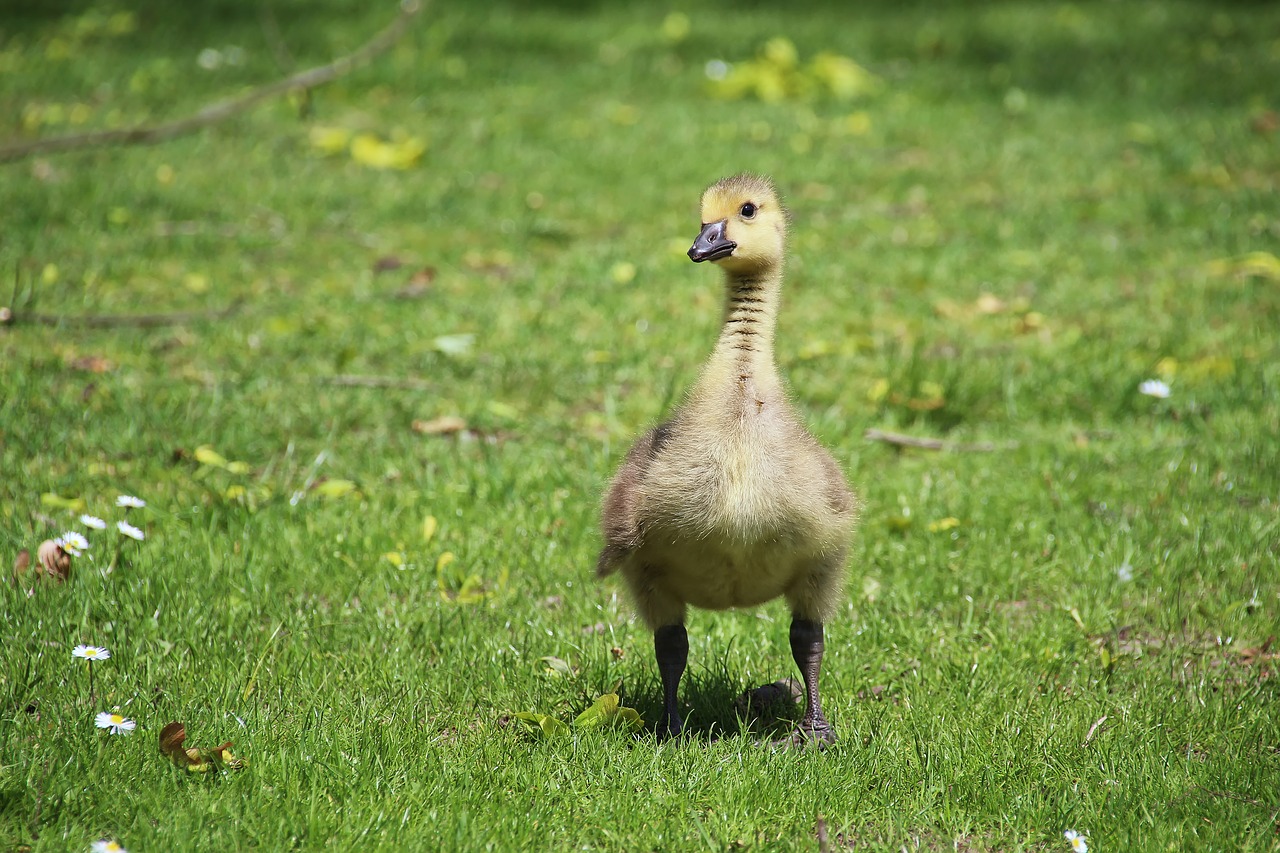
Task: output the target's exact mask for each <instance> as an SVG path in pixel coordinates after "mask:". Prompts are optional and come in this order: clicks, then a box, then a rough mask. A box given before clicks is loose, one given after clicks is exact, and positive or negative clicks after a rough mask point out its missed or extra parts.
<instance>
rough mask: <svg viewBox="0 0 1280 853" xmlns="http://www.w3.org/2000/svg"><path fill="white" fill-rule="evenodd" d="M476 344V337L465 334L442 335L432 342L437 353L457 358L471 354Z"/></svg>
mask: <svg viewBox="0 0 1280 853" xmlns="http://www.w3.org/2000/svg"><path fill="white" fill-rule="evenodd" d="M475 342H476V336H475V335H473V334H470V333H468V332H463V333H460V334H456V335H441V336H440V337H438V338H436V339H435V340H434V341H432V342H431V347H432V349H434V350H436V352H441V353H444V354H445V355H450V356H455V357H457V356H461V355H466V354H467V353H468V352H470V351H471V347H472V345H473V344H474V343H475Z"/></svg>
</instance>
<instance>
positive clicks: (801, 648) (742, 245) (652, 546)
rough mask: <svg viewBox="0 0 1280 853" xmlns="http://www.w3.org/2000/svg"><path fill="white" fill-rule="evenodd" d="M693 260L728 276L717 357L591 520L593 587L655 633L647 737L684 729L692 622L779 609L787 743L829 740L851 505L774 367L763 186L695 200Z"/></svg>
mask: <svg viewBox="0 0 1280 853" xmlns="http://www.w3.org/2000/svg"><path fill="white" fill-rule="evenodd" d="M700 209H701V229H700V230H699V232H698V236H697V238H696V239H695V240H694V242H693V245H692V246H691V247H690V248H689V251H688V255H689V258H690V260H692V261H693V262H694V263H699V264H701V263H711V264H714V265H716V266H718V267H720V269H721V270H723V273H724V290H725V301H724V313H723V317H722V322H721V327H720V333H719V336H718V338H717V340H716V343H715V346H714V348H713V349H712V351H711V354H710V356H709V357H708V358H707V361H706V363H705V364H704V365H703V367H702V370H701V372H700V374H699V375H698V378H697V379H696V380H695V382H694V383H693V385H692V387H691V388H690V389H689V390H688V392H687V394H686V396H685V398H684V400H683V401H682V402H681V403H680V404H679V405H678V406H677V407H676V409H675V411H674V412H673V413H672V414H671V416H670V418H669V419H668V420H667V421H666V422H664V423H661V424H660V425H658V426H656V427H654V428H653V429H651V430H649V431H648V432H647V433H645V434H643V435H642V436H641V437H640V438H639V439H638V440H637V441H636V442H635V444H634V445H633V446H632V448H631V449H630V451H629V452H628V454H627V455H626V457H625V458H624V460H623V462H622V464H621V466H620V467H619V469H618V471H617V473H616V474H615V475H614V477H613V480H612V482H611V483H610V485H609V488H608V490H607V491H606V493H605V496H604V499H603V501H602V505H601V527H602V532H603V539H604V544H603V548H602V549H601V551H600V556H599V559H598V560H597V563H596V574H597V576H598V577H601V578H603V577H605V576H608V575H611V574H613V573H615V572H616V573H620V574H621V576H622V578H623V579H624V580H625V584H626V586H627V588H628V591H629V593H630V598H631V600H632V602H633V604H634V606H635V609H636V611H637V613H638V615H639V616H640V618H641V619H642V620H643V621H644V622H645V624H646V625H647V626H648V628H649V629H650V630H652V631H653V638H654V640H653V642H654V656H655V658H656V661H657V666H658V673H659V676H660V678H661V681H662V693H663V697H662V698H663V702H662V714H661V718H660V719H659V721H658V723H657V726H656V729H655V734H656V736H657V738H658V739H659V740H660V741H661V740H666V739H668V738H672V737H675V736H677V735H680V734H681V733H682V731H683V729H684V722H683V720H682V718H681V714H680V708H679V704H678V695H679V686H680V679H681V677H682V676H683V674H684V670H685V667H686V664H687V662H688V655H689V638H688V632H687V630H686V629H685V624H684V623H685V616H686V612H687V608H688V607H689V606H693V607H697V608H701V609H707V610H728V609H732V608H746V607H755V606H758V605H761V604H764V603H765V602H768V601H771V600H773V599H775V598H779V597H782V598H785V599H786V602H787V604H788V605H789V606H790V609H791V617H792V619H791V628H790V637H789V638H790V645H791V652H792V656H793V657H794V659H795V662H796V665H797V666H798V667H799V669H800V675H801V678H802V680H803V682H804V697H803V698H804V706H805V707H804V712H803V714H802V716H801V719H800V722H799V724H798V726H797V728H796V731H795V732H793V733H792V735H791V736H790V738H789V739H788V742H789V743H794V744H796V745H803V744H808V743H813V742H817V743H818V744H820V745H826V744H828V743H833V742H835V740H836V734H835V730H834V729H833V727H832V726H831V724H830V722H829V721H828V719H827V717H826V716H825V715H824V714H823V711H822V705H821V698H820V695H819V689H818V678H819V674H820V672H821V668H822V657H823V651H824V627H823V626H824V623H825V622H826V621H827V620H829V619H830V618H831V617H832V615H833V614H834V612H835V610H836V608H837V607H838V605H839V602H840V598H841V593H842V589H843V584H844V580H845V571H846V561H847V557H848V552H849V547H850V544H851V539H852V535H853V532H854V529H855V526H856V524H857V519H858V514H859V509H860V502H859V498H858V496H857V495H856V494H855V493H854V491H853V490H852V489H851V488H850V486H849V484H848V481H847V480H846V478H845V476H844V473H843V472H842V471H841V469H840V466H839V464H838V463H837V462H836V461H835V459H834V458H833V457H832V455H831V454H830V452H828V451H827V450H826V449H825V448H824V447H823V446H822V445H821V444H819V443H818V441H817V439H815V438H814V436H813V435H812V433H810V432H809V430H808V429H807V428H806V427H805V426H804V423H803V421H802V420H801V417H800V415H799V414H798V413H797V412H796V410H795V408H794V407H793V405H792V404H791V402H790V400H789V399H788V396H787V391H786V388H785V387H784V385H783V381H782V378H781V376H780V375H779V372H778V367H777V364H776V362H775V358H774V331H775V328H776V325H777V315H778V308H779V301H780V297H781V291H782V282H783V266H784V262H785V259H786V253H787V252H786V237H787V231H788V225H789V214H788V212H787V209H786V208H785V207H784V205H783V202H782V198H781V196H780V194H779V192H778V190H777V189H776V187H775V186H774V183H773V181H772V180H771V179H770V178H768V177H765V176H762V175H756V174H749V173H744V174H739V175H734V176H731V177H727V178H723V179H721V180H719V181H717V182H716V183H714V184H712V185H711V186H710V187H708V188H707V189H706V190H705V191H704V192H703V193H702V196H701V200H700Z"/></svg>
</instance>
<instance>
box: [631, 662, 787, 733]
mask: <svg viewBox="0 0 1280 853" xmlns="http://www.w3.org/2000/svg"><path fill="white" fill-rule="evenodd" d="M760 686H761V685H756V684H746V683H744V682H742V681H741V680H737V679H734V678H733V677H732V676H731V675H729V674H728V673H722V672H693V671H692V668H691V671H690V672H689V673H686V674H685V677H684V680H683V681H682V682H681V683H680V713H681V714H682V715H683V716H684V737H685V739H686V740H690V741H698V742H700V743H703V744H709V743H714V742H716V741H718V740H723V739H725V738H739V737H741V738H746V739H748V740H759V741H761V742H762V745H767V744H768V742H770V741H773V740H775V739H778V738H781V737H784V736H786V735H787V734H789V733H790V732H791V731H792V730H793V729H794V728H795V726H796V723H798V722H799V720H800V713H801V709H800V706H799V705H798V704H796V703H793V702H778V703H775V704H774V705H772V706H770V707H769V708H767V709H764V710H762V711H759V712H755V711H752V710H751V709H749V708H748V706H747V702H746V700H745V696H744V694H745V693H746V692H747V691H749V690H752V689H755V688H757V687H760ZM626 704H628V705H630V706H631V707H634V708H635V709H636V710H637V711H639V712H640V716H641V717H642V718H644V722H645V732H646V733H647V734H650V735H652V734H653V731H654V727H655V726H656V725H657V722H658V720H659V719H660V718H661V717H662V685H661V684H660V683H659V682H658V680H657V679H656V678H653V679H645V680H643V681H640V682H639V683H638V684H637V686H636V689H635V691H634V692H633V693H632V694H631V695H630V696H629V697H628V698H627V701H626Z"/></svg>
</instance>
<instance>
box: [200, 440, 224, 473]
mask: <svg viewBox="0 0 1280 853" xmlns="http://www.w3.org/2000/svg"><path fill="white" fill-rule="evenodd" d="M195 455H196V461H197V462H199V463H200V464H201V465H208V466H210V467H212V468H226V467H227V458H226V457H225V456H223V455H222V454H221V453H219V452H218V451H216V450H214V449H213V448H212V447H210V446H209V445H207V444H202V445H200V446H199V447H197V448H196V451H195Z"/></svg>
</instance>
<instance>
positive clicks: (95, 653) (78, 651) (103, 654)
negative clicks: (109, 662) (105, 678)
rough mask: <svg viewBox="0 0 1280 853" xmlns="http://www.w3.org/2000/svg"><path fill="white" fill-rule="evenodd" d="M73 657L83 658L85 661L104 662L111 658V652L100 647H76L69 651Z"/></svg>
mask: <svg viewBox="0 0 1280 853" xmlns="http://www.w3.org/2000/svg"><path fill="white" fill-rule="evenodd" d="M71 654H72V656H73V657H78V658H84V659H85V660H90V661H92V660H106V659H107V658H109V657H111V651H110V650H109V649H104V648H103V647H102V646H84V645H80V646H76V647H75V648H74V649H72V650H71Z"/></svg>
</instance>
